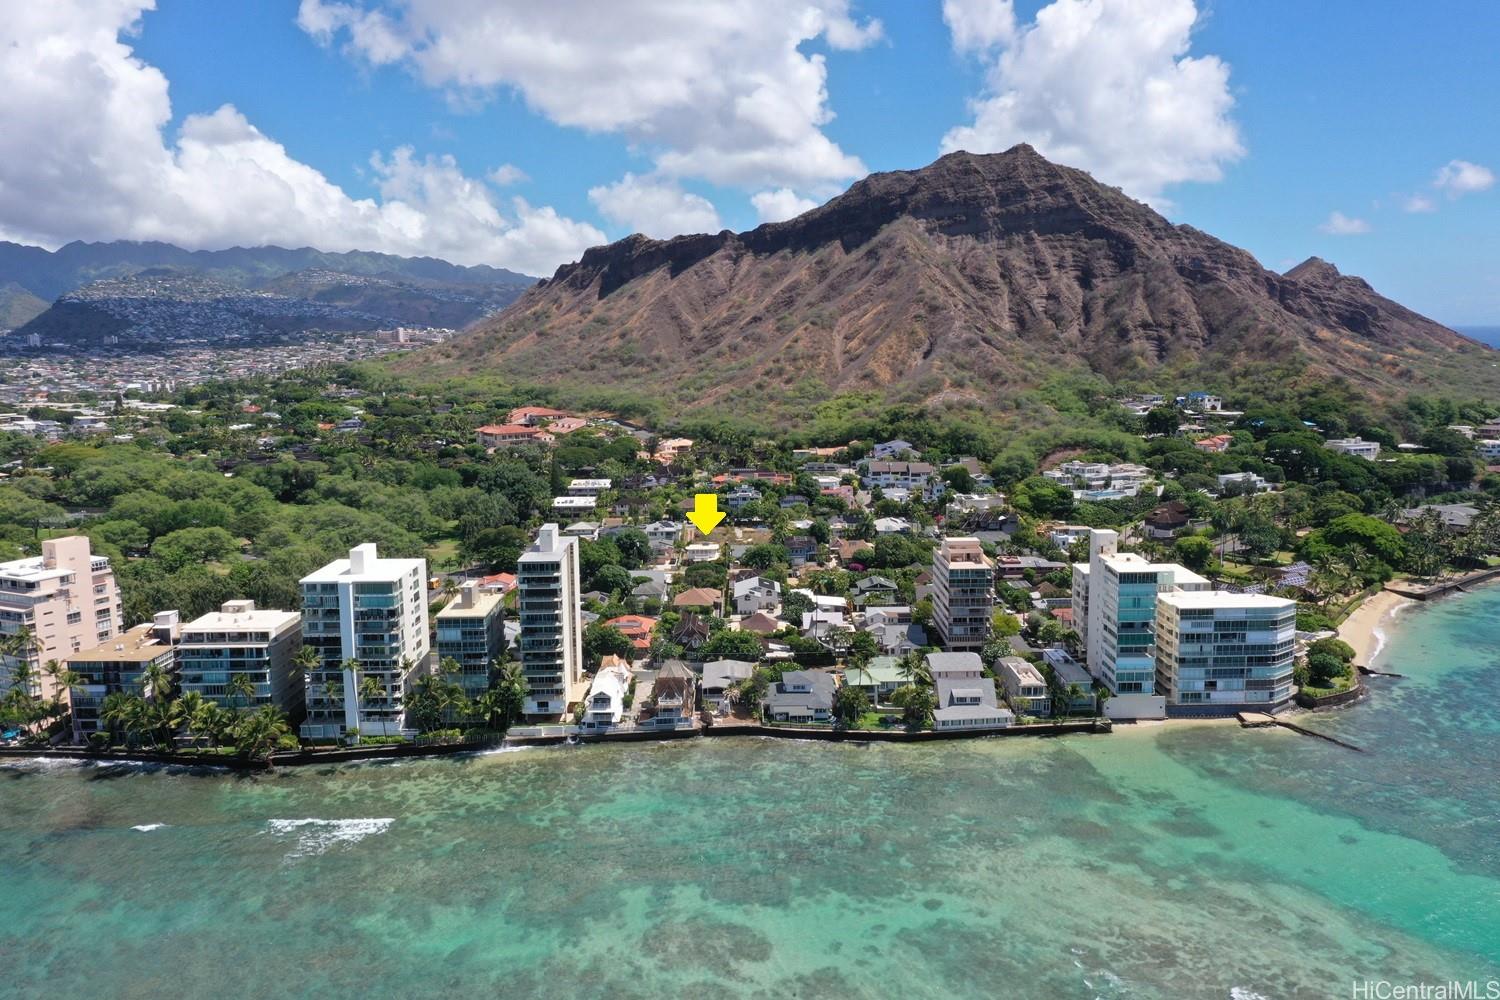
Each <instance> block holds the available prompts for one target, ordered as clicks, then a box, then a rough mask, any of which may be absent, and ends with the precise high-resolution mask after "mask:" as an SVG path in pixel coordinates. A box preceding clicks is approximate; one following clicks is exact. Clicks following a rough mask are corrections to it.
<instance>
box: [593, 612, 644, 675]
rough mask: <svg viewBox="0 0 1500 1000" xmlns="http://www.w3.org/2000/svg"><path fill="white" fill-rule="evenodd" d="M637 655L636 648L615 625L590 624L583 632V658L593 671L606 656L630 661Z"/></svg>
mask: <svg viewBox="0 0 1500 1000" xmlns="http://www.w3.org/2000/svg"><path fill="white" fill-rule="evenodd" d="M634 653H635V646H633V645H632V644H631V642H630V640H629V639H628V638H627V637H626V636H625V633H624V632H621V631H620V630H619V629H618V628H617V627H615V626H614V625H607V624H605V623H604V622H590V623H589V624H588V625H587V626H585V627H584V630H583V658H584V660H585V662H587V663H588V664H589V666H590V668H591V669H592V668H593V667H597V666H598V665H599V661H600V660H601V659H603V658H604V657H606V656H623V657H624V658H625V659H627V660H628V659H630V658H631V656H633V655H634Z"/></svg>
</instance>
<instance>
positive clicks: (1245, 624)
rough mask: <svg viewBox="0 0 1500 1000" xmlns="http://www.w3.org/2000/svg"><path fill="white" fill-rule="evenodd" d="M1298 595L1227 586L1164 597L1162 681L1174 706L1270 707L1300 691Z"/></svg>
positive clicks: (1159, 628) (1159, 652)
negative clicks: (1296, 672)
mask: <svg viewBox="0 0 1500 1000" xmlns="http://www.w3.org/2000/svg"><path fill="white" fill-rule="evenodd" d="M1296 632H1297V605H1296V603H1295V602H1294V601H1289V600H1286V599H1285V598H1280V597H1268V596H1266V595H1263V594H1231V593H1228V592H1227V591H1222V590H1220V591H1198V592H1180V591H1179V592H1174V593H1167V594H1162V595H1160V596H1159V597H1158V598H1157V599H1156V682H1157V686H1158V690H1159V693H1161V694H1164V695H1166V696H1167V704H1169V705H1175V706H1205V707H1207V708H1212V709H1216V710H1220V711H1224V712H1230V711H1238V710H1241V709H1245V708H1251V709H1259V710H1261V711H1264V710H1266V709H1268V708H1273V707H1275V706H1277V705H1282V704H1285V703H1286V702H1288V701H1290V700H1291V697H1292V659H1293V649H1292V645H1293V641H1294V639H1295V637H1296Z"/></svg>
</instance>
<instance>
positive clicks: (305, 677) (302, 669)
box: [291, 646, 323, 685]
mask: <svg viewBox="0 0 1500 1000" xmlns="http://www.w3.org/2000/svg"><path fill="white" fill-rule="evenodd" d="M291 666H294V667H297V672H299V673H300V675H302V682H303V685H308V684H309V682H311V681H312V673H314V670H317V669H318V667H320V666H323V657H320V655H318V651H317V649H315V648H314V646H299V648H297V652H296V655H293V658H291Z"/></svg>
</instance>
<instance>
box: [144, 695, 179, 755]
mask: <svg viewBox="0 0 1500 1000" xmlns="http://www.w3.org/2000/svg"><path fill="white" fill-rule="evenodd" d="M182 722H183V715H182V703H181V702H179V701H177V700H176V699H172V698H160V699H153V700H152V701H151V703H150V704H149V705H147V706H146V711H145V723H146V728H147V729H148V730H149V731H150V733H151V742H152V743H153V744H155V745H156V746H157V747H161V746H164V745H165V746H170V745H171V743H172V737H173V736H174V735H176V733H177V730H179V729H181V728H182Z"/></svg>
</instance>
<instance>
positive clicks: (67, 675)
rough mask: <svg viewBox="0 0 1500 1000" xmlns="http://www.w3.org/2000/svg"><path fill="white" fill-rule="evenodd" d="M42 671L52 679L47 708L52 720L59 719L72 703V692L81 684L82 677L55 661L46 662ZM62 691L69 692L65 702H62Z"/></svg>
mask: <svg viewBox="0 0 1500 1000" xmlns="http://www.w3.org/2000/svg"><path fill="white" fill-rule="evenodd" d="M42 669H43V670H44V671H46V673H47V676H48V677H50V678H52V702H51V704H50V705H49V706H48V708H49V712H50V714H51V716H52V718H54V719H61V718H62V717H63V715H65V714H66V713H67V710H68V707H69V705H70V704H71V702H72V694H71V693H72V690H73V689H74V688H75V687H77V686H78V685H79V684H81V683H82V682H83V675H82V674H78V673H74V672H73V671H72V670H69V669H68V668H67V667H66V666H65V665H64V664H61V663H59V662H57V661H56V660H48V661H47V665H46V666H45V667H43V668H42ZM64 691H66V692H69V698H68V700H67V701H64V700H63V692H64Z"/></svg>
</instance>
